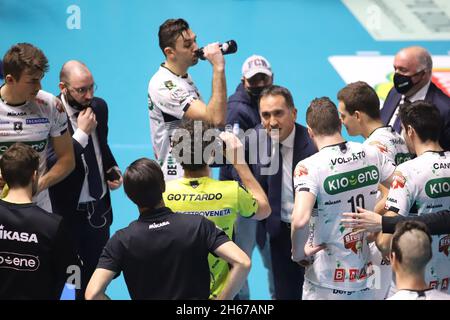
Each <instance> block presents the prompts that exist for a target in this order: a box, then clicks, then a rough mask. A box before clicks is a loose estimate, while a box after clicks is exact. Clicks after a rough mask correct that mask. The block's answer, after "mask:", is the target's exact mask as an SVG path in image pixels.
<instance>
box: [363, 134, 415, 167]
mask: <svg viewBox="0 0 450 320" xmlns="http://www.w3.org/2000/svg"><path fill="white" fill-rule="evenodd" d="M364 144H368V145H371V146H374V147H377V148H378V150H380V152H382V153H383V154H384V155H385V156H386V157H387V158H388V159H389V160H391V161H392V162H393V163H395V165H399V164H400V163H403V162H405V161H408V160H410V159H411V158H412V157H411V154H410V153H409V151H408V147H407V146H406V143H405V140H404V139H403V137H402V136H401V135H399V134H398V133H397V132H396V131H395V130H394V129H393V128H392V127H391V126H387V127H381V128H378V129H375V130H374V131H373V132H372V133H371V134H370V136H368V137H367V139H366V140H365V141H364Z"/></svg>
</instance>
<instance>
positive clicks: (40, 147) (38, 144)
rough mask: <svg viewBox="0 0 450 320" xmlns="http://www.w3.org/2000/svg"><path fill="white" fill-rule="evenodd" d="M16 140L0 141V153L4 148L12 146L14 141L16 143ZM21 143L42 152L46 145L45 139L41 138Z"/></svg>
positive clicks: (3, 151)
mask: <svg viewBox="0 0 450 320" xmlns="http://www.w3.org/2000/svg"><path fill="white" fill-rule="evenodd" d="M16 142H17V141H12V142H3V143H1V142H0V155H1V154H3V153H5V151H6V150H8V148H9V147H10V146H12V145H13V144H14V143H16ZM21 142H22V143H25V144H26V145H29V146H30V147H32V148H33V149H34V150H36V151H37V152H42V151H44V150H45V147H46V146H47V140H41V141H21Z"/></svg>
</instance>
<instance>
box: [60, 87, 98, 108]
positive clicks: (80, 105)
mask: <svg viewBox="0 0 450 320" xmlns="http://www.w3.org/2000/svg"><path fill="white" fill-rule="evenodd" d="M66 101H67V103H68V104H69V105H70V106H71V107H72V108H74V109H76V110H78V111H82V110H84V109H86V108H87V107H89V106H90V105H91V102H92V100H88V101H86V102H85V103H80V102H78V101H77V100H76V99H75V98H74V97H73V96H72V95H71V94H70V92H69V91H67V94H66Z"/></svg>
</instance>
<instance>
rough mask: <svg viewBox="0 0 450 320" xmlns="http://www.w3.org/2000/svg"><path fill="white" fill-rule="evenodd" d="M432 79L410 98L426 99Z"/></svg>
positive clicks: (414, 99)
mask: <svg viewBox="0 0 450 320" xmlns="http://www.w3.org/2000/svg"><path fill="white" fill-rule="evenodd" d="M430 84H431V80H430V81H428V83H427V84H426V85H424V86H423V87H422V88H421V89H420V90H419V91H417V92H416V93H415V94H414V95H412V96H411V97H410V98H409V99H408V100H409V101H411V102H414V101H417V100H425V97H426V96H427V92H428V88H429V87H430Z"/></svg>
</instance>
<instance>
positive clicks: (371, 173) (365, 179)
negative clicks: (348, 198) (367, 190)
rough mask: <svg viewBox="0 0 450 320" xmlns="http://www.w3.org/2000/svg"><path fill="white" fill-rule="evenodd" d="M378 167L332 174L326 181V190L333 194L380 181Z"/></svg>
mask: <svg viewBox="0 0 450 320" xmlns="http://www.w3.org/2000/svg"><path fill="white" fill-rule="evenodd" d="M379 176H380V175H379V173H378V168H377V167H375V166H368V167H366V168H362V169H359V170H354V171H349V172H346V173H341V174H336V175H334V176H330V177H328V178H326V179H325V181H324V189H325V192H326V193H328V194H331V195H334V194H338V193H341V192H346V191H350V190H354V189H358V188H362V187H366V186H370V185H373V184H377V183H378V182H379Z"/></svg>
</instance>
